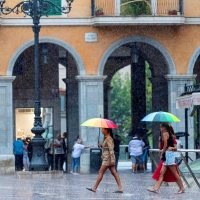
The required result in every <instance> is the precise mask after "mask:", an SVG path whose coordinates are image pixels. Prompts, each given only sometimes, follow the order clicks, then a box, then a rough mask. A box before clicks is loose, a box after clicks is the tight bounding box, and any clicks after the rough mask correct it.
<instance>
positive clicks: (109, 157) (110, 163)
mask: <svg viewBox="0 0 200 200" xmlns="http://www.w3.org/2000/svg"><path fill="white" fill-rule="evenodd" d="M101 132H102V134H103V135H104V141H103V143H102V145H101V144H100V143H99V142H98V146H101V147H102V150H103V151H102V160H103V162H102V166H101V168H100V170H99V174H98V178H97V180H96V183H95V185H94V186H93V187H92V188H86V189H88V190H89V191H92V192H96V190H97V187H98V185H99V183H100V182H101V180H102V178H103V175H104V173H105V171H106V170H107V169H109V170H110V172H111V173H112V175H113V176H114V178H115V180H116V182H117V184H118V190H117V191H115V192H114V193H123V189H122V185H121V181H120V178H119V175H118V173H117V172H116V169H115V155H114V142H113V135H112V129H111V128H102V131H101Z"/></svg>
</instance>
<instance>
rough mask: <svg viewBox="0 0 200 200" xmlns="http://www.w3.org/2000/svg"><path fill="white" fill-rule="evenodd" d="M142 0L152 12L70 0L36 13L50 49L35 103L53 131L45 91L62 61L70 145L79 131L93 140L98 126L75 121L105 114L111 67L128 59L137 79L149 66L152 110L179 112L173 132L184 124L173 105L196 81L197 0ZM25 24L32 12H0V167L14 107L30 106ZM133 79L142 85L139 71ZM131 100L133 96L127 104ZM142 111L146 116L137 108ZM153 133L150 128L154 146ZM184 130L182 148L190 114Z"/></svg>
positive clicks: (5, 161)
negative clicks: (136, 59) (130, 12)
mask: <svg viewBox="0 0 200 200" xmlns="http://www.w3.org/2000/svg"><path fill="white" fill-rule="evenodd" d="M18 2H19V1H18V0H12V1H7V2H6V3H5V5H6V6H10V7H14V5H16V4H17V3H18ZM148 2H149V5H150V7H149V8H150V10H151V14H148V15H139V16H136V17H135V16H125V15H122V14H121V11H122V6H120V1H118V0H97V1H95V3H94V1H92V3H93V4H92V3H91V0H82V1H76V0H75V1H74V2H73V3H72V10H71V12H70V13H69V14H68V15H65V14H60V15H56V16H54V15H50V16H49V17H42V18H41V21H40V22H41V23H40V25H41V31H40V39H39V41H40V50H41V51H42V49H43V48H44V47H45V48H46V49H48V52H49V55H50V56H49V63H50V64H49V65H44V66H42V64H41V74H40V76H41V106H42V107H45V106H46V107H51V108H53V110H54V111H53V113H54V117H53V124H54V133H55V134H56V133H60V131H61V129H60V123H61V122H60V120H59V119H60V116H61V113H60V108H59V101H58V100H55V99H53V98H52V96H51V91H52V89H55V88H58V64H59V63H61V64H62V65H63V66H65V67H66V69H67V74H66V82H67V89H66V94H67V104H66V109H67V110H68V112H67V113H68V115H67V116H66V118H67V124H68V127H67V129H68V134H69V135H68V139H69V141H68V142H69V144H68V146H69V150H70V148H71V147H72V146H73V141H74V139H76V137H77V136H78V135H79V136H80V137H81V138H82V139H83V142H84V144H85V145H95V146H96V143H97V138H98V129H95V128H86V127H80V126H79V125H80V124H81V123H82V122H84V121H85V120H87V119H89V118H92V117H99V116H102V117H103V116H104V115H105V116H107V115H108V114H107V113H105V112H107V111H106V109H105V103H106V98H105V97H106V95H109V83H110V80H111V78H112V76H113V75H114V73H115V72H116V71H117V70H119V69H121V68H123V67H124V66H126V65H128V64H131V66H132V74H135V75H136V76H133V77H132V81H133V83H136V82H137V81H138V79H137V77H138V76H139V77H140V76H141V77H142V74H141V73H142V69H143V66H144V62H145V61H147V62H148V63H149V64H150V68H151V73H152V77H151V82H152V88H153V89H152V102H153V108H152V109H153V111H158V110H164V111H169V112H171V113H173V114H175V115H176V116H177V117H179V118H180V119H181V122H180V123H174V124H173V126H174V127H175V131H182V130H184V126H185V124H184V110H182V109H179V110H177V109H176V97H177V96H178V95H179V94H180V93H182V92H183V90H184V85H185V84H188V85H190V84H193V81H195V80H196V82H197V83H199V71H200V70H199V68H200V65H199V61H200V57H199V55H200V46H199V45H200V37H199V32H200V26H199V25H200V9H199V8H200V1H199V0H193V1H191V0H183V1H179V0H152V1H148ZM61 4H62V5H65V4H66V1H64V0H61ZM95 5H96V6H95ZM98 5H100V6H101V8H102V9H103V11H104V12H103V15H101V16H98V15H97V14H95V8H96V7H97V6H98ZM91 7H92V9H91ZM169 9H172V10H176V11H177V12H176V14H175V15H171V14H170V13H169V12H168V10H169ZM31 26H32V19H31V18H30V17H24V16H23V14H19V15H15V14H14V13H12V14H10V15H1V16H0V51H1V53H0V61H1V62H0V96H1V98H0V107H1V114H0V121H1V123H0V124H1V125H0V137H1V140H0V169H1V173H9V172H12V171H14V156H13V148H12V144H13V140H14V139H15V128H14V127H15V121H14V119H15V112H14V110H15V108H20V107H33V105H34V88H33V86H34V75H33V45H34V40H33V32H32V28H31ZM135 46H136V47H137V49H138V51H139V52H140V64H138V65H133V63H132V49H133V48H135ZM63 52H64V54H62V53H63ZM40 62H42V61H41V60H40ZM138 69H139V70H138ZM140 81H141V85H142V78H141V79H140ZM144 89H145V88H141V91H142V90H143V91H144ZM137 92H138V88H136V89H135V90H134V91H133V94H134V95H135V96H137V95H140V94H138V93H137ZM138 98H139V96H138ZM107 103H108V102H107ZM143 103H144V102H143ZM137 107H138V104H137V103H136V104H135V105H134V108H133V109H135V108H137ZM141 112H142V114H143V115H145V111H144V110H141ZM137 120H140V118H138V119H136V121H137ZM157 134H158V133H157V132H156V133H155V134H154V141H155V144H154V145H155V147H156V145H157V144H156V138H157ZM189 134H190V136H189V140H190V142H189V148H194V142H193V135H194V133H193V118H190V120H189ZM69 158H70V151H69ZM89 169H90V154H89V150H85V151H84V152H83V153H82V155H81V167H80V171H81V172H82V173H88V172H89Z"/></svg>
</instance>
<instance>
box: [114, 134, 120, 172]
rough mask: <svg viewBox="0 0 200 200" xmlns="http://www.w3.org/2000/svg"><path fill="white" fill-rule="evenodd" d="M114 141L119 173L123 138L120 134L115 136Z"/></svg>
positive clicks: (116, 164)
mask: <svg viewBox="0 0 200 200" xmlns="http://www.w3.org/2000/svg"><path fill="white" fill-rule="evenodd" d="M113 140H114V152H115V169H116V171H117V166H118V160H119V154H120V143H121V141H122V138H121V136H119V135H118V134H115V137H114V138H113Z"/></svg>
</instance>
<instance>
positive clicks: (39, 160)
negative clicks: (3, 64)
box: [0, 0, 74, 171]
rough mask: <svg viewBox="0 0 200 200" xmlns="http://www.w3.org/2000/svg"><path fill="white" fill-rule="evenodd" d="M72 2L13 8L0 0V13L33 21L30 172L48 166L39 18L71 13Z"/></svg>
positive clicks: (31, 2)
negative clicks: (61, 5) (18, 15)
mask: <svg viewBox="0 0 200 200" xmlns="http://www.w3.org/2000/svg"><path fill="white" fill-rule="evenodd" d="M73 1H74V0H66V4H67V6H63V7H58V6H57V5H55V4H54V3H52V2H51V1H50V0H24V1H22V2H20V3H18V4H17V5H15V6H14V7H13V8H10V7H8V6H5V7H4V5H5V2H6V0H0V13H1V14H4V15H8V14H10V13H16V14H20V13H24V15H25V17H26V16H30V17H31V18H32V19H33V26H32V29H33V33H34V71H35V106H34V114H35V117H34V127H33V128H32V129H31V132H32V133H34V134H35V136H34V138H33V140H32V147H33V156H32V160H31V164H30V170H31V171H47V170H48V165H47V163H46V161H45V154H44V144H45V140H44V139H43V137H42V136H41V134H42V133H44V131H45V130H44V128H43V127H42V118H41V117H40V115H41V108H40V80H39V32H40V28H41V26H39V24H40V18H41V17H42V16H46V17H48V14H50V13H51V14H56V13H64V14H67V13H69V12H70V11H71V3H72V2H73Z"/></svg>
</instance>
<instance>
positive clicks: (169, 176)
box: [152, 160, 179, 182]
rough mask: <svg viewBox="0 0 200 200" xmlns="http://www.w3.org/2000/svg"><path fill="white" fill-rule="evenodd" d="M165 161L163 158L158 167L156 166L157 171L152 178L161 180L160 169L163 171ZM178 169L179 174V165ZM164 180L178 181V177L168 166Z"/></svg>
mask: <svg viewBox="0 0 200 200" xmlns="http://www.w3.org/2000/svg"><path fill="white" fill-rule="evenodd" d="M163 162H164V161H163V160H161V161H160V163H159V165H158V167H157V168H156V171H155V172H154V174H153V176H152V178H153V179H155V180H156V181H158V180H159V177H160V171H161V168H162V165H163ZM176 170H177V172H178V174H179V171H178V167H177V165H176ZM163 181H165V182H176V178H175V176H174V174H173V173H172V172H171V170H170V169H169V168H167V171H166V172H165V175H164V179H163Z"/></svg>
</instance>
